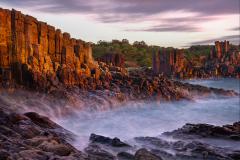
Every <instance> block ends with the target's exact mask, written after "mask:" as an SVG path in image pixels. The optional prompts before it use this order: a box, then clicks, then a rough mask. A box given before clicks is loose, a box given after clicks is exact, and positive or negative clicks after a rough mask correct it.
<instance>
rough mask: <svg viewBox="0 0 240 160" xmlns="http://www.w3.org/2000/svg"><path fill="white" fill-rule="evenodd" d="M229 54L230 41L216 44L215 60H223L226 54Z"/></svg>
mask: <svg viewBox="0 0 240 160" xmlns="http://www.w3.org/2000/svg"><path fill="white" fill-rule="evenodd" d="M228 52H229V41H226V40H225V41H223V42H220V41H216V42H215V52H214V53H215V58H221V57H222V56H223V55H224V54H226V53H228Z"/></svg>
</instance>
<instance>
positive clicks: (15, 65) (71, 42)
mask: <svg viewBox="0 0 240 160" xmlns="http://www.w3.org/2000/svg"><path fill="white" fill-rule="evenodd" d="M82 64H85V65H86V66H87V67H86V68H82V67H81V66H82ZM0 69H1V72H0V76H1V77H2V76H3V71H5V70H8V72H13V74H14V75H15V76H14V77H13V80H15V81H16V82H19V83H25V82H23V81H26V80H27V79H28V78H26V77H30V78H29V79H31V80H34V81H36V83H38V81H39V79H48V78H50V79H56V78H59V77H57V76H60V78H61V79H62V82H63V83H65V82H66V84H69V85H72V84H74V85H75V84H78V79H79V77H81V76H82V75H84V74H85V76H87V77H89V76H92V75H91V71H89V70H97V65H96V64H95V62H94V60H93V58H92V48H91V46H90V45H89V44H87V43H86V42H84V41H81V40H76V39H73V38H71V36H70V34H69V33H62V32H61V30H59V29H57V30H56V29H55V28H54V27H53V26H50V25H48V24H47V23H44V22H39V21H38V20H37V19H36V18H34V17H31V16H28V15H27V16H26V15H23V14H22V13H21V12H19V11H15V10H12V11H10V10H4V9H0ZM23 70H24V71H23ZM57 72H58V73H59V74H57ZM24 73H26V74H27V76H26V75H25V74H24ZM10 74H11V73H10ZM23 76H25V77H24V78H23ZM0 80H1V79H0Z"/></svg>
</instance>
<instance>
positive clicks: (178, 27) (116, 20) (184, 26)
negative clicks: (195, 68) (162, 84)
mask: <svg viewBox="0 0 240 160" xmlns="http://www.w3.org/2000/svg"><path fill="white" fill-rule="evenodd" d="M0 7H1V8H7V9H12V8H14V9H16V10H20V11H22V13H24V14H28V15H31V16H34V17H36V18H37V19H38V20H40V21H44V22H47V23H48V24H50V25H53V26H55V27H56V28H60V29H61V30H62V31H64V32H69V33H70V34H71V36H72V37H74V38H79V39H82V40H85V41H89V42H94V43H96V42H98V41H99V40H105V41H111V40H112V39H119V40H121V39H128V40H129V41H130V42H134V41H142V40H143V41H145V42H146V43H147V44H149V45H159V46H164V47H170V46H172V47H178V48H182V47H187V46H190V45H198V44H213V42H214V41H216V40H225V39H226V40H229V41H230V42H232V43H234V44H239V26H240V16H239V10H240V0H0Z"/></svg>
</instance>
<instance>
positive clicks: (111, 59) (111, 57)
mask: <svg viewBox="0 0 240 160" xmlns="http://www.w3.org/2000/svg"><path fill="white" fill-rule="evenodd" d="M97 61H100V62H104V63H107V64H108V65H113V66H117V67H124V64H125V59H124V57H123V55H122V54H119V53H107V54H105V55H103V56H102V57H99V58H97Z"/></svg>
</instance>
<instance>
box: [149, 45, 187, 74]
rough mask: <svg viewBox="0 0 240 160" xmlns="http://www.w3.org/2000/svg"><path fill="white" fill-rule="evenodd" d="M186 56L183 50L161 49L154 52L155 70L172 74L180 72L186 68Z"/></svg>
mask: <svg viewBox="0 0 240 160" xmlns="http://www.w3.org/2000/svg"><path fill="white" fill-rule="evenodd" d="M184 64H185V58H184V53H183V51H182V50H179V49H172V50H166V49H163V50H159V51H158V52H157V53H153V72H154V74H160V73H163V74H165V75H168V76H170V75H172V74H174V73H179V72H181V71H182V70H183V69H184Z"/></svg>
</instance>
